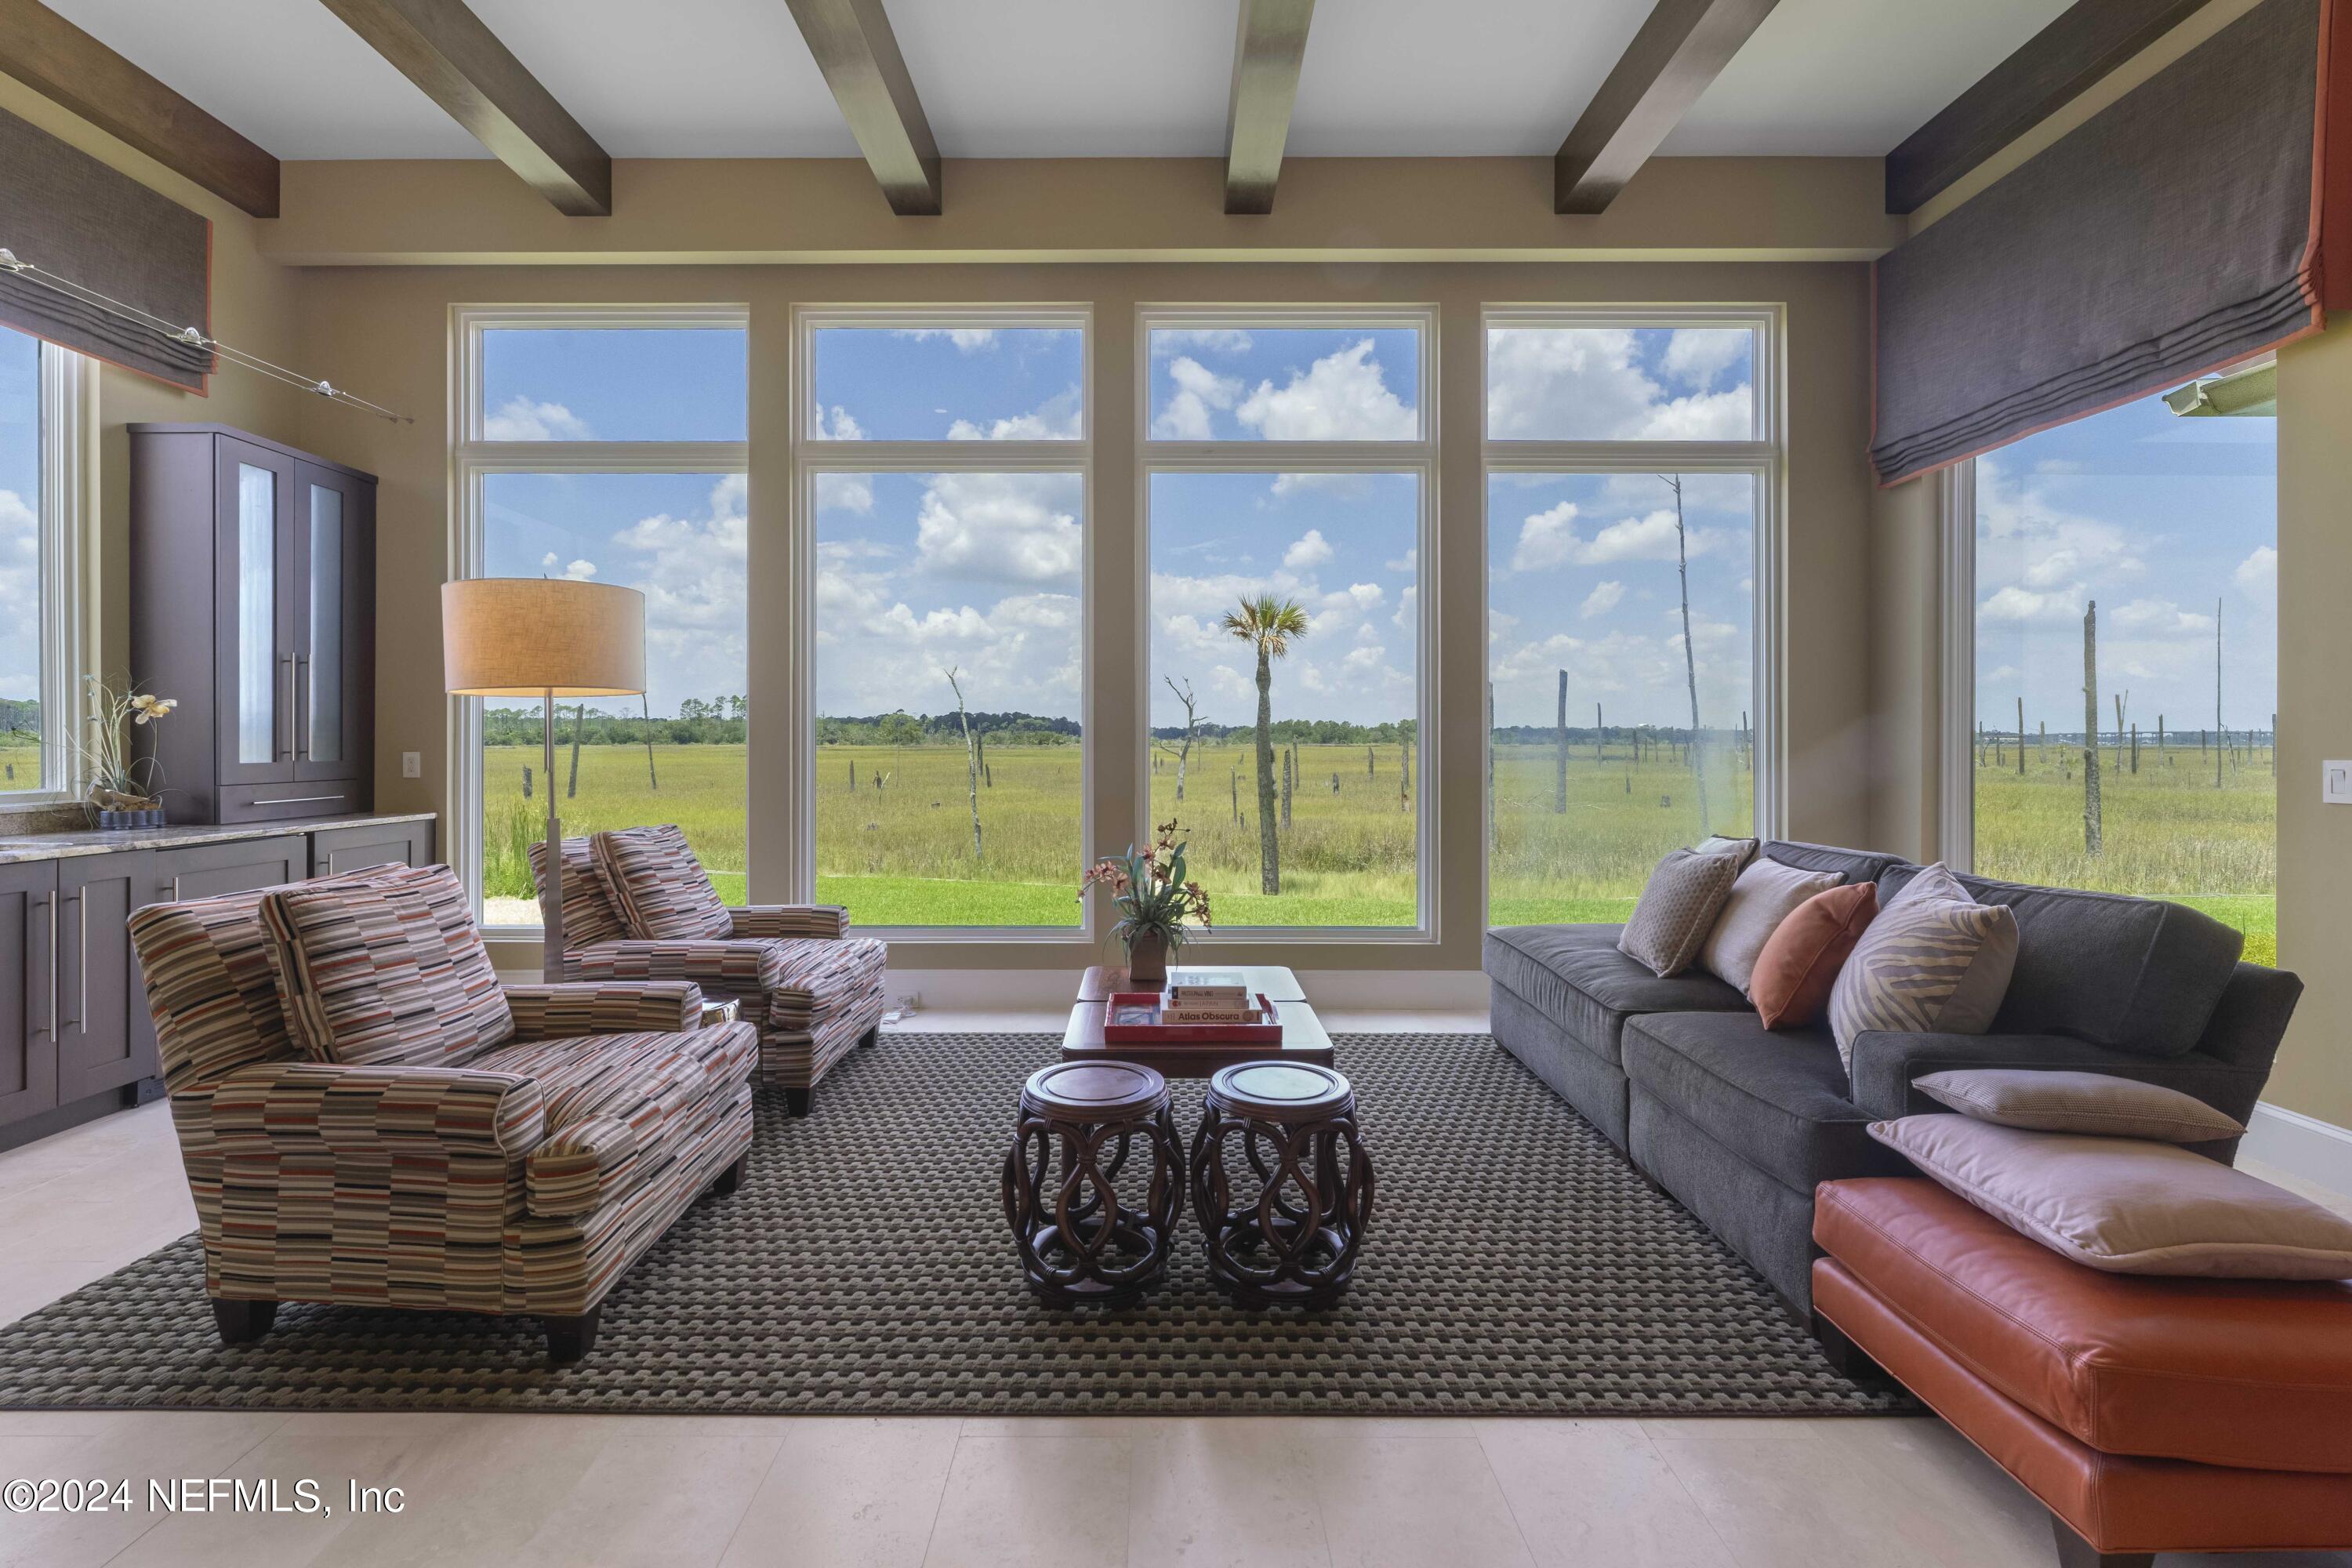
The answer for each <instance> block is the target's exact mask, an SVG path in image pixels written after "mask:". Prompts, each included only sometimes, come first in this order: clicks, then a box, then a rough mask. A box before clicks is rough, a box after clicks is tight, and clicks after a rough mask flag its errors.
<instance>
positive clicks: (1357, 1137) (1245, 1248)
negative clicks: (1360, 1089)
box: [1192, 1062, 1372, 1307]
mask: <svg viewBox="0 0 2352 1568" xmlns="http://www.w3.org/2000/svg"><path fill="white" fill-rule="evenodd" d="M1235 1145H1238V1146H1239V1151H1240V1153H1241V1156H1242V1157H1243V1158H1244V1159H1245V1160H1246V1161H1247V1163H1248V1165H1249V1171H1250V1174H1251V1175H1252V1176H1254V1177H1255V1191H1252V1192H1248V1193H1246V1194H1240V1195H1239V1196H1238V1198H1237V1194H1235V1192H1234V1183H1235V1174H1234V1173H1232V1172H1231V1171H1229V1169H1228V1164H1229V1162H1230V1161H1231V1160H1232V1158H1233V1151H1234V1146H1235ZM1192 1212H1193V1213H1194V1214H1196V1215H1199V1216H1200V1220H1201V1231H1202V1237H1203V1238H1204V1239H1205V1240H1206V1241H1207V1243H1208V1249H1209V1282H1210V1283H1211V1284H1213V1285H1214V1286H1216V1288H1217V1289H1220V1290H1222V1291H1223V1292H1224V1293H1225V1294H1226V1295H1228V1296H1230V1297H1232V1298H1233V1300H1234V1301H1236V1302H1237V1303H1239V1304H1240V1305H1243V1306H1245V1307H1269V1306H1277V1305H1295V1306H1301V1307H1328V1306H1329V1305H1330V1304H1331V1303H1332V1302H1333V1301H1334V1300H1338V1298H1339V1292H1340V1291H1342V1290H1344V1289H1347V1288H1348V1281H1349V1279H1351V1278H1352V1277H1353V1276H1354V1274H1355V1271H1356V1250H1357V1248H1358V1247H1360V1246H1362V1244H1363V1239H1364V1227H1365V1226H1367V1225H1368V1224H1370V1221H1371V1217H1372V1161H1371V1156H1370V1153H1368V1152H1366V1151H1365V1148H1364V1135H1363V1132H1362V1131H1361V1130H1360V1128H1358V1126H1357V1125H1356V1093H1355V1090H1354V1089H1351V1088H1349V1084H1348V1080H1347V1079H1345V1078H1343V1077H1341V1076H1340V1075H1339V1073H1338V1072H1336V1071H1334V1070H1333V1069H1331V1068H1328V1067H1320V1066H1317V1065H1315V1064H1312V1063H1307V1062H1298V1063H1291V1062H1242V1063H1239V1064H1237V1065H1235V1066H1234V1067H1229V1068H1224V1069H1223V1070H1222V1071H1220V1072H1218V1073H1217V1074H1216V1075H1215V1076H1214V1077H1213V1078H1212V1079H1209V1089H1208V1093H1207V1095H1206V1096H1205V1097H1204V1099H1203V1103H1202V1112H1201V1130H1200V1131H1198V1132H1197V1133H1195V1134H1194V1135H1193V1138H1192Z"/></svg>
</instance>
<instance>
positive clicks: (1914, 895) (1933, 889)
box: [1885, 860, 1977, 910]
mask: <svg viewBox="0 0 2352 1568" xmlns="http://www.w3.org/2000/svg"><path fill="white" fill-rule="evenodd" d="M1914 899H1949V900H1951V901H1952V902H1954V903H1956V904H1973V903H1975V902H1976V901H1977V899H1976V895H1975V894H1974V893H1971V892H1969V890H1968V889H1967V888H1966V887H1964V886H1962V885H1961V883H1960V879H1958V877H1955V876H1953V875H1952V868H1950V867H1949V866H1947V865H1945V864H1944V863H1943V862H1942V861H1941V860H1938V861H1937V862H1936V863H1935V864H1934V865H1932V866H1928V867H1925V868H1922V869H1921V870H1920V872H1919V874H1918V875H1917V876H1916V877H1914V878H1912V879H1910V880H1909V881H1907V882H1906V883H1904V884H1903V890H1902V891H1901V892H1899V893H1897V894H1895V896H1894V897H1893V898H1891V899H1889V900H1886V903H1885V908H1887V909H1890V910H1891V909H1894V908H1895V906H1896V905H1898V904H1907V903H1909V902H1910V901H1911V900H1914Z"/></svg>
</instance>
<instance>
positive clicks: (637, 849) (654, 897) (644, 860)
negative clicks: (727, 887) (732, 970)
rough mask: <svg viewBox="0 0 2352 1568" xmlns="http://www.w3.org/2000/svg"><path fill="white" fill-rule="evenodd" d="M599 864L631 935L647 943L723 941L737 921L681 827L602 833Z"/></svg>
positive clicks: (598, 837)
mask: <svg viewBox="0 0 2352 1568" xmlns="http://www.w3.org/2000/svg"><path fill="white" fill-rule="evenodd" d="M594 847H595V854H596V864H597V865H598V866H600V867H602V868H604V885H605V886H606V887H607V888H609V889H611V890H612V893H613V897H614V901H615V902H617V903H618V904H619V905H620V906H621V918H622V919H623V920H625V921H628V922H629V934H630V935H631V936H634V937H636V938H639V939H640V940H643V941H646V942H676V941H678V940H680V939H687V938H693V937H724V936H726V935H728V934H729V933H730V932H731V931H733V930H734V929H735V919H734V917H733V916H732V915H730V914H729V913H728V912H727V906H726V905H725V904H724V903H722V902H720V901H719V893H718V890H717V889H714V888H713V887H711V885H710V878H709V875H708V874H706V873H705V872H704V871H703V869H702V866H701V864H700V862H698V861H697V860H696V859H695V858H694V851H693V850H691V849H689V848H688V847H687V844H686V835H685V833H683V832H682V831H680V830H679V829H677V828H676V827H667V826H664V827H628V828H624V829H622V830H621V831H619V832H617V833H599V834H598V835H596V838H595V846H594Z"/></svg>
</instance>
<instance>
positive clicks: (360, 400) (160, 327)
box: [0, 246, 416, 425]
mask: <svg viewBox="0 0 2352 1568" xmlns="http://www.w3.org/2000/svg"><path fill="white" fill-rule="evenodd" d="M0 272H5V273H7V274H9V275H10V276H12V277H16V278H21V279H24V280H25V281H26V282H27V283H31V284H34V285H36V286H37V287H39V288H43V289H49V290H50V291H51V292H53V293H58V294H63V295H65V296H66V297H67V298H68V299H69V300H79V302H81V303H82V304H85V305H88V306H89V307H90V308H91V309H92V310H102V311H104V312H105V313H106V314H108V315H110V316H113V317H115V318H117V319H118V320H120V321H129V322H130V323H131V325H133V326H135V327H144V328H145V329H146V330H147V331H151V332H153V333H155V334H156V335H157V336H158V337H162V338H166V339H169V340H170V341H171V342H175V343H184V344H186V345H187V346H188V347H190V348H196V349H204V350H207V351H209V352H210V353H212V354H213V355H214V356H215V358H216V359H220V360H225V361H226V362H227V363H230V364H233V365H236V367H237V368H238V369H240V370H249V371H252V372H253V373H255V374H257V375H266V376H268V377H269V379H271V380H272V381H282V382H284V383H285V384H287V385H289V386H299V387H300V388H301V389H302V390H303V391H305V392H308V393H311V394H314V395H317V396H320V397H323V398H325V399H326V400H327V401H328V402H330V403H340V404H341V405H343V406H344V407H346V408H356V409H358V410H360V411H361V412H362V413H363V414H373V415H374V416H376V417H377V418H379V419H388V420H390V421H392V422H393V423H394V424H395V425H414V424H415V423H416V421H415V420H414V419H412V418H410V417H409V416H407V415H405V414H395V413H394V412H393V411H392V410H391V409H389V408H386V407H384V406H383V405H382V404H377V403H370V402H369V401H368V400H367V399H366V398H364V397H360V396H356V395H353V394H352V393H348V392H345V391H344V390H343V389H342V388H341V387H340V386H337V385H335V384H333V383H332V382H328V381H320V380H316V379H313V378H312V377H310V376H307V375H304V374H301V373H299V371H291V370H288V369H287V368H286V367H285V366H284V365H282V364H272V363H270V362H269V361H268V360H266V359H263V358H262V357H261V356H260V355H259V354H251V353H246V352H245V351H244V350H243V349H239V348H232V347H230V346H229V345H228V344H227V343H225V342H221V341H220V340H219V339H218V338H208V337H206V336H205V334H204V333H203V332H201V331H198V330H197V329H195V328H194V327H182V326H175V325H173V323H172V322H170V321H165V320H163V318H162V317H161V316H157V315H152V314H151V313H149V312H148V311H145V310H141V309H140V308H139V307H138V306H136V305H130V304H125V303H124V302H123V301H122V300H117V299H114V298H113V297H111V296H110V295H106V294H101V293H100V292H99V291H98V290H97V289H90V288H86V287H84V286H83V285H81V284H79V283H77V282H75V281H74V280H73V279H70V278H64V277H60V276H58V274H57V273H55V272H51V271H50V270H48V269H47V268H44V267H37V266H35V265H34V264H33V263H31V262H29V261H25V260H22V259H20V258H18V257H17V255H16V252H15V251H13V250H10V249H8V248H6V247H4V246H0Z"/></svg>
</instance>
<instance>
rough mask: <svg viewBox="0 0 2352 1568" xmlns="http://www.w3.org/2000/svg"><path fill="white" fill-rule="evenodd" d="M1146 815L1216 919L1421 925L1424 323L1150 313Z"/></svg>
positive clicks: (1394, 318) (1419, 317)
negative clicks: (1184, 846) (1168, 840)
mask: <svg viewBox="0 0 2352 1568" xmlns="http://www.w3.org/2000/svg"><path fill="white" fill-rule="evenodd" d="M1144 335H1145V342H1144V344H1143V350H1144V357H1145V360H1146V367H1147V374H1148V375H1149V378H1150V382H1149V389H1150V390H1149V395H1148V397H1147V398H1146V399H1145V404H1144V407H1143V409H1142V411H1141V412H1142V418H1143V422H1144V426H1145V429H1144V432H1143V434H1144V438H1145V439H1144V458H1143V467H1144V473H1145V478H1144V497H1143V500H1144V504H1145V511H1146V519H1147V527H1148V536H1149V541H1150V547H1149V562H1150V589H1149V602H1148V604H1147V605H1146V610H1147V618H1148V621H1149V628H1150V629H1149V659H1148V666H1147V670H1148V676H1149V679H1150V691H1149V697H1148V701H1147V710H1148V712H1149V714H1150V742H1149V743H1150V756H1149V766H1148V778H1149V790H1150V803H1149V805H1150V821H1151V822H1152V823H1154V824H1158V823H1165V822H1169V821H1171V820H1172V821H1175V822H1177V823H1178V824H1180V825H1181V834H1180V837H1183V838H1184V839H1185V840H1187V841H1188V843H1189V844H1190V846H1191V849H1190V855H1189V861H1188V864H1189V866H1190V868H1191V869H1192V873H1193V875H1194V876H1195V877H1196V878H1197V879H1199V880H1200V881H1201V883H1202V886H1203V887H1204V888H1205V889H1207V891H1208V893H1209V896H1210V900H1211V904H1212V907H1213V910H1214V912H1215V919H1216V927H1217V929H1218V930H1219V931H1227V930H1231V929H1233V928H1235V927H1281V928H1291V929H1302V930H1316V931H1326V932H1336V931H1348V930H1350V929H1354V930H1362V931H1383V930H1384V931H1391V932H1393V931H1424V930H1427V929H1428V927H1429V925H1430V920H1429V912H1428V904H1427V889H1428V880H1429V879H1428V878H1427V876H1426V874H1425V869H1426V868H1425V865H1424V859H1425V857H1424V851H1423V846H1424V843H1425V841H1426V826H1427V824H1428V822H1429V821H1430V820H1431V817H1430V814H1429V809H1428V807H1429V800H1430V795H1431V793H1432V786H1433V781H1432V780H1430V779H1429V778H1428V777H1427V774H1426V770H1425V769H1424V767H1423V752H1422V746H1421V736H1422V734H1423V730H1424V729H1425V727H1426V724H1427V721H1428V712H1429V710H1428V697H1427V686H1426V682H1425V681H1424V679H1423V668H1424V663H1425V658H1424V653H1423V648H1424V647H1425V645H1426V641H1427V639H1426V637H1425V636H1424V632H1425V628H1426V626H1427V624H1428V620H1429V610H1428V607H1427V606H1426V605H1424V604H1423V597H1422V594H1421V563H1422V562H1423V560H1424V559H1425V558H1426V546H1427V544H1428V542H1429V539H1430V537H1431V530H1430V510H1431V507H1432V505H1433V489H1434V485H1433V464H1434V460H1435V459H1434V450H1433V448H1434V442H1433V424H1432V418H1431V412H1430V404H1431V396H1430V387H1431V384H1432V383H1431V376H1430V370H1431V367H1432V361H1433V347H1434V345H1433V336H1434V329H1433V323H1432V321H1431V320H1430V318H1429V317H1428V315H1427V314H1425V313H1423V312H1388V313H1382V312H1378V311H1357V312H1350V313H1348V314H1344V315H1323V314H1314V313H1300V312H1292V311H1242V312H1235V311H1231V310H1217V311H1210V310H1148V311H1147V312H1146V313H1145V317H1144Z"/></svg>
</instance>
